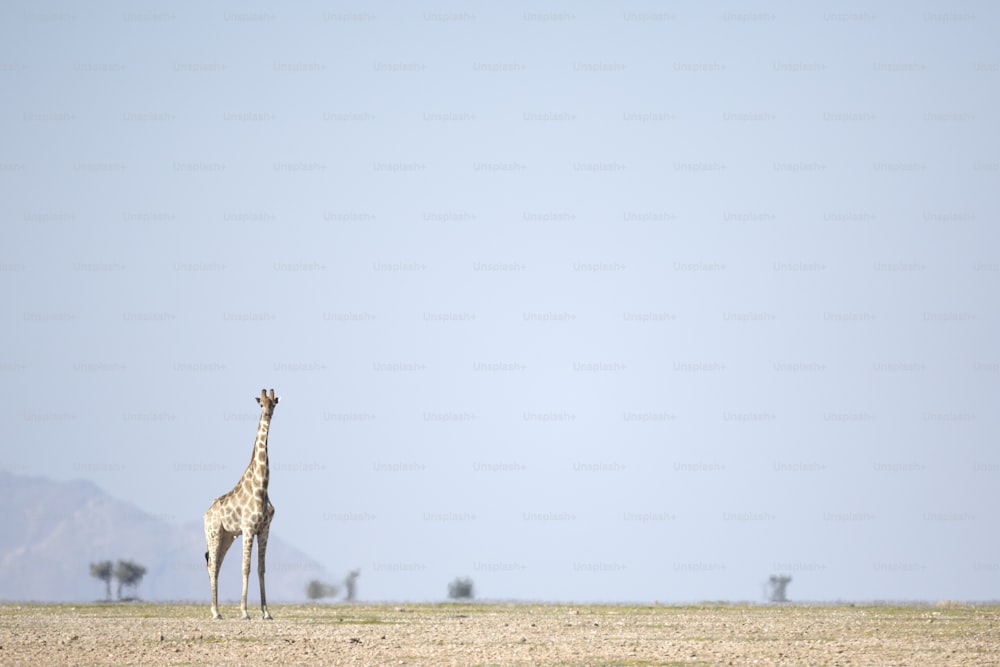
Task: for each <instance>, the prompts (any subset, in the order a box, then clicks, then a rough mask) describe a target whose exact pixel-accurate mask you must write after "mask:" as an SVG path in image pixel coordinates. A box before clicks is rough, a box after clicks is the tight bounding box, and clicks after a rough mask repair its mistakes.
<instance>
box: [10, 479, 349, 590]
mask: <svg viewBox="0 0 1000 667" xmlns="http://www.w3.org/2000/svg"><path fill="white" fill-rule="evenodd" d="M0 493H2V495H3V499H4V518H3V522H2V526H3V530H0V600H9V601H12V600H25V601H29V600H30V601H40V602H90V601H93V600H100V599H103V598H104V596H105V585H104V583H103V582H101V581H100V580H98V579H95V578H93V577H92V576H90V563H92V562H96V561H102V560H112V561H116V560H119V559H124V560H131V561H135V562H137V563H139V564H140V565H143V566H145V567H146V576H145V577H144V578H143V580H142V582H141V583H140V585H139V587H138V594H139V597H140V598H142V599H143V600H151V601H156V600H201V601H204V602H205V605H206V608H207V605H208V604H209V599H210V590H209V584H208V571H207V569H206V567H205V557H204V553H205V532H204V529H203V528H202V525H201V523H200V522H197V523H187V524H183V525H178V524H173V523H169V522H166V521H163V520H161V519H158V518H156V517H154V516H151V515H149V514H147V513H145V512H143V511H142V510H140V509H139V508H137V507H136V506H135V505H132V504H130V503H127V502H124V501H121V500H118V499H116V498H113V497H111V496H109V495H108V494H106V493H104V492H103V491H102V490H101V489H100V488H98V487H97V486H96V485H94V484H92V483H90V482H86V481H73V482H55V481H52V480H48V479H45V478H42V477H26V476H22V475H14V474H11V473H7V472H3V471H0ZM241 549H242V540H237V541H236V543H235V544H234V545H233V546H232V548H231V549H230V550H229V553H228V554H227V555H226V559H225V561H224V562H223V565H222V572H221V574H220V575H219V579H220V582H219V600H220V603H221V602H222V601H223V600H225V601H227V603H230V602H231V601H233V600H236V601H238V600H239V597H240V588H241V586H242V575H241V573H240V559H241ZM251 565H252V567H251V572H250V589H249V594H248V596H247V607H248V608H254V607H259V605H260V590H259V588H258V584H257V550H256V547H255V548H254V555H253V560H252V563H251ZM312 579H321V580H324V581H329V580H330V577H329V575H328V573H327V572H326V571H325V570H324V568H323V567H322V566H321V565H319V564H318V563H317V562H316V561H314V560H312V559H311V558H309V557H308V556H306V555H305V554H303V553H302V552H300V551H297V550H296V549H295V548H293V547H291V546H289V545H288V544H286V543H283V542H282V541H281V540H280V539H278V538H276V537H275V536H274V533H273V532H272V534H271V539H270V540H268V544H267V598H268V602H269V603H270V602H282V601H285V602H293V601H302V600H304V599H305V597H306V596H305V589H306V585H307V583H308V582H309V581H310V580H312ZM114 590H115V582H114V581H112V594H114Z"/></svg>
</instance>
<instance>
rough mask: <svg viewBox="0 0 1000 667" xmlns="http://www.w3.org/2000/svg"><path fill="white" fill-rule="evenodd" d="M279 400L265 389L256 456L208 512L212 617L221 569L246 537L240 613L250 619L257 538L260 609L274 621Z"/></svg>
mask: <svg viewBox="0 0 1000 667" xmlns="http://www.w3.org/2000/svg"><path fill="white" fill-rule="evenodd" d="M278 400H279V397H277V396H275V395H274V389H272V390H271V394H270V396H268V394H267V392H266V391H265V390H263V389H261V390H260V396H259V397H258V398H257V402H258V403H260V407H261V412H260V422H259V423H258V424H257V439H256V441H254V445H253V455H252V456H251V457H250V465H248V466H247V469H246V471H244V473H243V476H242V477H240V481H239V482H238V483H237V484H236V486H235V487H233V490H232V491H230V492H229V493H227V494H225V495H223V496H219V497H218V498H216V499H215V502H213V503H212V506H211V507H209V508H208V511H207V512H205V542H206V545H207V548H208V551H206V552H205V562H206V563H207V564H208V578H209V580H210V581H211V583H212V616H213V617H214V618H222V616H221V615H220V614H219V588H218V582H219V567H220V566H221V565H222V559H223V558H225V556H226V552H227V551H229V547H231V546H232V545H233V542H235V541H236V538H237V537H240V536H241V535H242V536H243V596H242V597H241V598H240V611H241V612H243V619H244V620H249V619H250V615H249V614H248V613H247V584H248V582H249V579H250V552H251V550H252V549H253V538H254V536H255V535H256V536H257V576H258V577H259V579H260V610H261V613H262V614H263V617H264V619H265V620H271V613H270V612H269V611H268V610H267V597H266V595H265V593H264V555H265V554H266V553H267V536H268V532H269V531H270V528H271V519H272V518H273V517H274V505H272V504H271V501H270V500H269V499H268V497H267V482H268V478H269V475H270V472H269V469H268V465H267V432H268V429H269V428H270V425H271V415H272V414H274V406H276V405H277V404H278Z"/></svg>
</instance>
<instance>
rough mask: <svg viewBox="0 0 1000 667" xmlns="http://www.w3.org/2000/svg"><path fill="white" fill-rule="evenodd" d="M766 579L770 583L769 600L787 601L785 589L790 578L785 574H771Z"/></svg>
mask: <svg viewBox="0 0 1000 667" xmlns="http://www.w3.org/2000/svg"><path fill="white" fill-rule="evenodd" d="M767 581H768V583H769V584H770V585H771V602H788V598H787V597H785V589H786V588H787V587H788V584H789V583H790V582H791V581H792V578H791V577H790V576H788V575H787V574H772V575H771V577H770V578H769V579H768V580H767Z"/></svg>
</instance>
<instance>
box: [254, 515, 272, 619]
mask: <svg viewBox="0 0 1000 667" xmlns="http://www.w3.org/2000/svg"><path fill="white" fill-rule="evenodd" d="M268 532H269V529H268V527H265V528H264V529H263V530H262V531H260V533H258V534H257V578H258V579H260V612H261V614H262V616H263V618H264V620H265V621H270V620H273V617H272V616H271V612H269V611H268V610H267V593H265V592H264V557H265V554H267V534H268Z"/></svg>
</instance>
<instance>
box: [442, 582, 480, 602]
mask: <svg viewBox="0 0 1000 667" xmlns="http://www.w3.org/2000/svg"><path fill="white" fill-rule="evenodd" d="M448 597H450V598H451V599H452V600H471V599H472V598H473V597H474V595H473V591H472V579H470V578H469V577H464V578H463V577H457V578H456V579H455V581H453V582H451V583H450V584H448Z"/></svg>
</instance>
